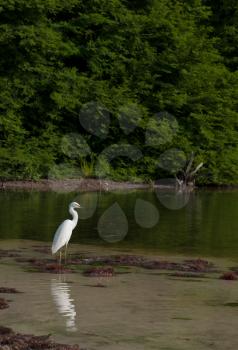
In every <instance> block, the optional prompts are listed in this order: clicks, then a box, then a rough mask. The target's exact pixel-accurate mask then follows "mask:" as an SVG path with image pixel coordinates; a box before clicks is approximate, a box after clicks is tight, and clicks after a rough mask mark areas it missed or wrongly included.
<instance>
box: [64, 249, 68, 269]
mask: <svg viewBox="0 0 238 350" xmlns="http://www.w3.org/2000/svg"><path fill="white" fill-rule="evenodd" d="M67 247H68V244H66V245H65V251H64V263H65V265H66V258H67Z"/></svg>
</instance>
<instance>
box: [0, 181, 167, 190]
mask: <svg viewBox="0 0 238 350" xmlns="http://www.w3.org/2000/svg"><path fill="white" fill-rule="evenodd" d="M165 187H167V186H165ZM0 188H1V189H2V190H5V189H6V190H8V189H12V190H29V191H31V190H37V191H65V192H67V191H68V192H70V191H80V192H86V191H87V192H88V191H109V190H133V189H149V188H151V185H150V184H145V183H130V182H115V181H111V180H99V179H75V180H72V179H66V180H47V179H46V180H39V181H23V180H16V181H3V182H2V183H1V184H0Z"/></svg>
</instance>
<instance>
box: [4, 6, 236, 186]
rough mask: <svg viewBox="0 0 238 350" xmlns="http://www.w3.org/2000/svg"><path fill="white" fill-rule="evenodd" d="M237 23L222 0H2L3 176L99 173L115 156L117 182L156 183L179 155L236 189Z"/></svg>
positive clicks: (207, 178)
mask: <svg viewBox="0 0 238 350" xmlns="http://www.w3.org/2000/svg"><path fill="white" fill-rule="evenodd" d="M237 16H238V5H237V3H236V2H235V1H228V0H219V1H216V2H215V1H212V0H189V1H184V0H173V1H171V0H147V1H141V0H88V1H82V0H68V1H66V2H65V1H60V0H7V1H6V0H0V50H1V55H0V87H1V88H0V135H1V137H0V177H1V178H3V179H39V178H46V177H49V176H66V177H67V176H72V174H73V176H96V172H95V164H96V161H97V159H98V157H99V156H100V155H101V154H105V152H106V151H105V150H107V149H110V150H111V149H113V152H116V153H115V154H114V155H113V156H111V159H110V161H111V165H112V167H111V168H112V170H110V174H111V176H112V178H114V179H120V180H127V179H128V178H129V177H130V179H131V178H133V179H134V180H138V179H143V180H150V179H157V178H158V177H166V176H169V173H171V171H172V169H174V164H173V166H171V167H170V168H169V169H165V168H163V167H162V166H160V165H161V164H160V163H161V159H162V160H164V154H165V152H168V151H169V150H174V149H176V150H179V151H182V152H183V154H184V157H185V158H186V157H187V158H188V157H189V155H190V154H191V152H194V154H195V159H196V161H197V163H199V162H203V163H204V170H203V174H202V175H201V178H200V179H199V181H200V183H214V184H236V183H237V177H238V161H237V160H238V145H237V139H238V108H237V104H238V100H237V95H238V72H237V63H238V58H237V44H238V22H237ZM72 135H73V136H72ZM77 135H78V136H77ZM75 139H76V140H75ZM65 140H66V143H67V142H68V146H67V147H66V148H65V147H64V145H65ZM125 144H130V145H132V146H133V147H135V148H136V149H138V150H140V152H141V154H142V155H141V156H140V157H137V158H136V159H133V162H132V159H131V154H128V153H127V157H125V154H123V152H121V153H120V152H119V153H117V151H115V147H114V148H112V145H117V146H118V147H119V148H122V149H123V146H120V145H125ZM75 145H76V146H77V145H78V147H76V146H75ZM70 147H71V149H72V147H73V148H74V147H76V148H77V150H75V151H74V154H72V152H69V151H67V150H69V148H70ZM85 149H88V151H87V152H83V151H82V150H85ZM171 154H173V155H174V154H175V155H176V152H172V153H171V152H170V157H171ZM174 161H175V162H176V161H177V159H175V160H174ZM62 169H63V170H62ZM72 169H73V170H72ZM75 169H76V171H75ZM178 170H179V169H178Z"/></svg>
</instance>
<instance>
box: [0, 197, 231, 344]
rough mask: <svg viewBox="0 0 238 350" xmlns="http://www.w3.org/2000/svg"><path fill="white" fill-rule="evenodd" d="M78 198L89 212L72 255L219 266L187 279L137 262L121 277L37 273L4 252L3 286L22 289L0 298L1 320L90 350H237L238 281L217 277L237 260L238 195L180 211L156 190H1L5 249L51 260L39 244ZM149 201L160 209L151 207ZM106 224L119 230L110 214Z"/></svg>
mask: <svg viewBox="0 0 238 350" xmlns="http://www.w3.org/2000/svg"><path fill="white" fill-rule="evenodd" d="M168 198H169V197H166V198H165V199H166V200H169V201H170V203H171V199H170V198H169V199H168ZM75 199H77V200H78V201H79V202H81V203H82V204H83V205H84V209H83V210H82V212H81V213H80V221H79V225H78V227H77V228H76V229H75V232H74V234H73V237H72V244H71V245H70V247H69V250H70V254H71V256H72V254H73V253H80V254H86V255H91V256H95V255H105V254H106V255H107V254H110V255H111V254H137V255H144V256H146V257H147V258H157V259H163V260H164V259H166V260H169V261H181V260H183V259H187V258H195V257H199V258H205V259H208V260H209V261H211V262H213V263H214V264H215V265H216V267H217V270H218V272H217V273H214V274H208V275H206V276H204V277H201V278H182V277H174V276H171V275H170V274H169V273H168V271H161V270H147V269H143V268H139V267H130V268H128V269H125V271H124V272H127V273H122V274H118V275H116V276H114V277H107V278H106V277H101V278H97V277H94V278H92V277H86V276H84V275H83V274H82V273H81V272H80V271H79V272H76V273H70V274H54V273H39V272H33V271H30V270H29V268H27V266H26V265H24V264H21V263H19V262H17V261H16V258H15V257H4V258H1V259H0V287H1V286H5V287H14V288H17V289H18V290H20V291H22V292H23V293H20V294H2V295H0V296H2V297H5V298H6V299H8V300H10V302H9V308H8V309H5V310H0V324H1V325H4V326H9V327H11V328H13V329H14V330H15V331H19V332H23V333H24V332H25V333H32V334H35V335H37V334H49V333H51V334H52V337H53V339H54V340H56V341H61V342H65V343H69V344H74V343H78V344H79V345H81V346H82V348H85V349H88V350H91V349H93V350H94V349H99V350H101V349H102V350H103V349H106V350H122V349H123V350H127V349H128V350H140V349H143V350H144V349H146V350H147V349H148V350H150V349H156V350H157V349H159V350H160V349H162V350H175V349H176V350H180V349H181V350H191V349H196V350H204V349H205V350H206V349H218V350H220V349H222V350H223V349H232V350H233V349H235V348H237V346H238V340H237V337H236V331H237V324H238V281H224V280H221V279H219V276H220V272H219V271H225V270H227V269H229V268H230V267H231V266H238V230H237V228H238V225H237V210H238V204H237V203H238V192H206V191H202V192H198V193H195V194H193V195H192V196H191V197H190V200H189V202H188V204H187V205H186V206H185V207H184V208H182V209H179V210H171V209H169V208H168V206H169V205H168V206H167V207H166V206H164V205H163V204H162V203H161V202H160V200H159V198H158V196H157V195H156V194H155V193H153V192H140V191H136V192H132V193H127V194H125V193H117V194H112V193H105V194H95V193H94V194H93V193H91V194H90V193H85V194H80V195H78V194H76V193H74V194H72V193H68V194H64V193H61V194H60V193H38V192H32V193H27V192H1V193H0V205H1V209H0V238H1V240H0V249H17V250H18V254H19V255H20V256H21V257H36V258H44V259H45V258H50V255H49V254H47V251H46V253H43V252H42V253H41V252H40V251H39V249H37V247H38V246H39V247H43V246H48V247H50V241H51V239H52V235H53V233H54V231H55V228H56V227H57V225H58V224H59V223H60V222H61V221H62V220H64V219H65V218H66V217H67V216H68V214H67V205H68V203H69V202H70V201H72V200H75ZM138 199H140V201H142V202H139V204H138ZM176 200H177V199H176ZM179 201H180V199H179ZM115 202H117V203H118V206H119V208H120V210H121V211H122V212H123V213H124V216H125V217H124V216H123V215H122V214H121V211H118V212H114V216H115V217H117V215H118V217H119V219H118V217H117V218H116V219H115V222H116V223H117V227H119V229H118V232H116V235H115V236H112V235H109V239H113V240H114V243H112V242H111V243H110V242H108V232H109V233H110V230H106V231H105V232H104V231H102V233H101V236H100V234H99V233H98V222H99V221H100V218H101V217H102V215H103V213H105V211H106V210H107V209H108V208H110V207H111V206H113V205H114V203H115ZM141 203H142V209H143V210H142V209H141V207H140V205H141ZM147 203H149V204H151V205H152V206H153V207H154V208H155V209H153V210H152V212H151V210H150V209H148V206H147ZM173 203H174V202H173ZM177 203H178V202H177ZM180 203H181V201H180ZM167 204H168V201H167ZM136 206H137V213H136V209H135V208H136ZM138 206H139V208H138ZM138 210H139V211H138ZM143 213H144V218H143V219H138V217H139V218H141V217H142V216H143V215H142V214H143ZM157 214H159V216H158V215H157ZM122 218H124V219H125V218H126V220H127V226H126V225H125V221H123V225H121V226H120V224H121V222H122ZM124 219H123V220H124ZM156 220H157V221H156ZM104 223H105V224H107V223H108V225H109V226H110V225H112V226H110V227H112V229H113V228H114V227H115V226H113V220H111V218H110V215H109V216H108V218H107V217H106V220H105V221H104ZM152 224H153V225H152ZM125 227H128V231H127V232H126V234H125V235H124V239H123V240H122V241H120V240H118V237H119V236H120V234H121V231H120V230H122V231H123V230H125ZM123 232H124V231H123ZM124 233H125V232H124ZM104 234H105V236H104V237H103V235H104ZM104 238H105V240H103V239H104ZM36 246H37V247H36ZM100 285H103V286H104V287H100Z"/></svg>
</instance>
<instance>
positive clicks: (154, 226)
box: [0, 190, 238, 257]
mask: <svg viewBox="0 0 238 350" xmlns="http://www.w3.org/2000/svg"><path fill="white" fill-rule="evenodd" d="M158 193H159V194H158ZM158 193H157V192H153V191H131V192H110V193H81V194H78V193H55V192H6V191H3V192H0V239H32V240H39V241H51V240H52V237H53V235H54V232H55V230H56V228H57V226H58V225H59V223H60V222H61V221H63V220H64V219H66V218H69V217H70V216H69V214H68V203H70V202H71V201H73V200H77V201H78V202H80V203H81V205H82V206H83V209H80V210H79V218H80V219H79V224H78V226H77V227H76V229H75V231H74V233H73V236H72V238H71V242H73V243H81V244H93V245H95V244H96V245H106V246H108V247H112V246H113V247H115V246H116V247H119V248H125V249H136V248H142V249H144V250H148V251H149V250H151V249H153V250H158V251H165V252H177V253H182V254H195V255H201V256H202V255H206V256H209V255H210V256H224V257H229V256H230V257H235V256H238V216H237V214H238V191H205V190H202V191H196V192H193V193H192V194H190V195H189V196H188V197H186V198H185V199H184V198H181V196H180V195H175V194H174V192H166V191H164V192H158ZM115 203H116V204H115ZM110 208H112V209H110ZM171 208H172V209H171ZM175 208H176V209H175ZM107 213H108V214H107ZM110 235H112V236H110ZM113 235H114V236H113Z"/></svg>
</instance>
